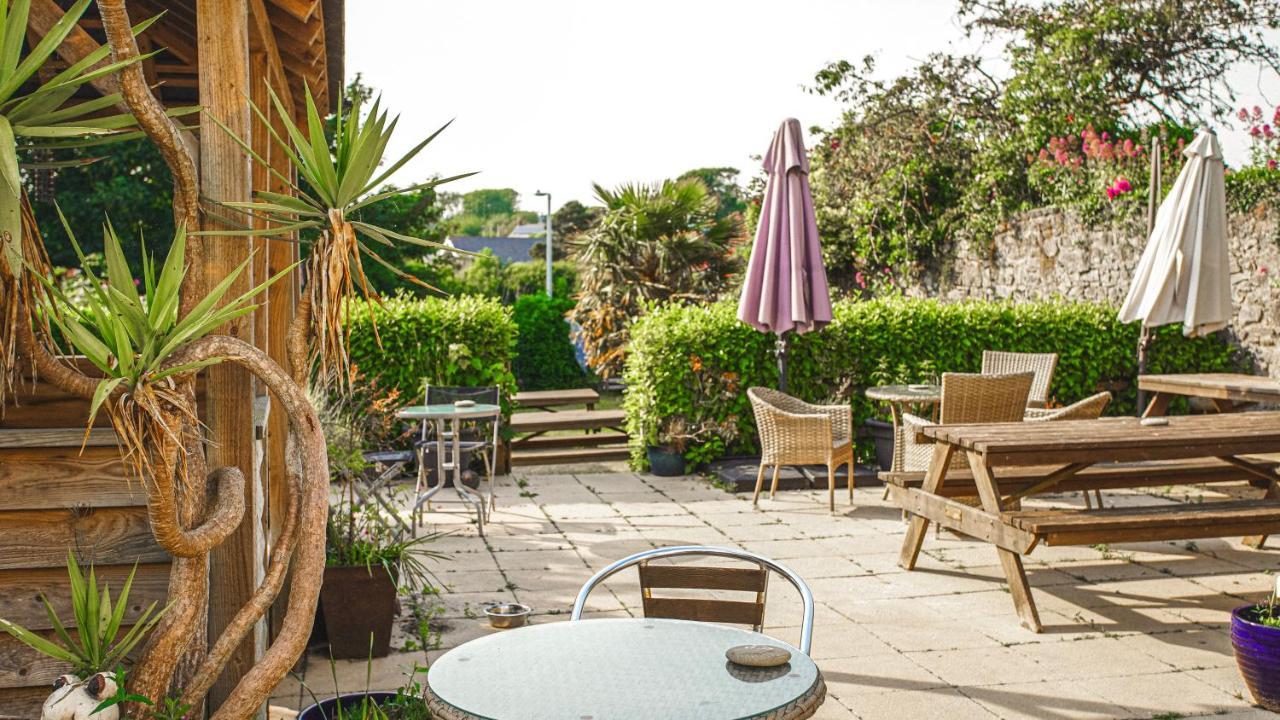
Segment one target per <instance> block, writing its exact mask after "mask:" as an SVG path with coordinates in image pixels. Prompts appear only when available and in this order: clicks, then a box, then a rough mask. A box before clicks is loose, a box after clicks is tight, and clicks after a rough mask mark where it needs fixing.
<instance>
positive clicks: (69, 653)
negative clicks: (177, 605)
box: [0, 550, 167, 677]
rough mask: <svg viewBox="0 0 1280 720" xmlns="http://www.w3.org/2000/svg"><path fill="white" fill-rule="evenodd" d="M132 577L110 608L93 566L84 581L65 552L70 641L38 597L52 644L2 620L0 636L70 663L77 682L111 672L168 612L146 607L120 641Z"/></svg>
mask: <svg viewBox="0 0 1280 720" xmlns="http://www.w3.org/2000/svg"><path fill="white" fill-rule="evenodd" d="M136 572H137V567H136V566H135V567H134V569H133V570H131V571H130V572H129V577H128V578H127V579H126V580H125V582H124V586H123V587H122V588H121V589H120V592H119V594H118V595H117V596H116V599H115V602H114V603H113V602H112V600H111V591H110V589H109V588H108V587H107V584H106V583H103V584H102V586H101V587H99V586H98V582H97V578H96V577H95V575H94V570H93V565H90V566H89V575H88V577H85V575H84V573H83V572H82V571H81V569H80V565H79V563H77V562H76V559H75V556H73V555H72V554H71V551H70V550H68V551H67V578H68V579H69V580H70V583H71V611H72V614H73V615H74V616H75V630H74V634H75V635H74V637H73V636H72V632H71V631H68V630H67V627H66V626H65V625H64V624H63V623H62V621H61V620H60V619H59V618H58V613H57V612H56V611H55V610H54V608H53V604H52V603H50V602H49V599H48V598H47V597H45V596H44V595H43V594H41V596H40V600H41V602H43V603H44V608H45V612H46V613H47V614H48V616H49V623H50V624H51V625H52V626H53V631H54V633H55V634H56V636H57V639H56V640H48V639H46V638H44V637H42V636H40V635H37V634H36V633H33V632H31V631H30V630H27V629H25V628H22V627H20V626H18V625H16V624H14V623H12V622H10V621H8V620H3V619H0V630H4V631H5V632H7V633H9V634H10V635H12V636H13V637H14V638H16V639H17V640H18V641H19V642H21V643H23V644H24V645H26V646H27V647H29V648H31V649H32V650H35V651H36V652H38V653H40V654H42V655H46V656H48V657H50V658H53V659H54V660H59V661H61V662H66V663H70V664H71V667H72V672H74V673H75V674H76V675H79V676H81V677H87V676H89V675H92V674H94V673H98V672H107V671H110V670H111V669H112V668H115V667H117V666H118V665H119V664H120V663H122V662H123V661H124V659H125V656H127V655H128V654H129V652H130V651H131V650H133V648H134V647H135V646H137V644H138V643H139V642H141V641H142V639H143V638H145V637H146V635H147V632H149V631H150V630H151V628H153V627H155V625H156V623H157V622H159V621H160V618H161V617H162V616H163V615H164V612H165V609H167V608H165V609H161V610H159V611H157V610H156V604H155V603H154V602H153V603H151V604H150V605H148V606H147V608H146V610H144V611H142V613H141V614H140V615H139V616H138V617H137V618H136V619H135V620H134V621H133V626H132V627H131V628H129V629H128V631H126V632H124V634H123V635H121V629H122V628H121V626H122V624H123V623H124V614H125V612H126V611H127V610H128V608H129V593H130V590H131V589H132V587H133V576H134V573H136Z"/></svg>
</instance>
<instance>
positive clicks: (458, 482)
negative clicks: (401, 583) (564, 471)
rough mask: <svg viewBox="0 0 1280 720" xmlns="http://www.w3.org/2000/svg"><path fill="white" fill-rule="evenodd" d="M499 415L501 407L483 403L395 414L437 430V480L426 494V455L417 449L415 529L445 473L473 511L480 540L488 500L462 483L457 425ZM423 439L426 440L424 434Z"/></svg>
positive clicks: (419, 407)
mask: <svg viewBox="0 0 1280 720" xmlns="http://www.w3.org/2000/svg"><path fill="white" fill-rule="evenodd" d="M501 414H502V408H501V407H499V406H497V405H487V404H484V403H472V404H470V405H454V404H440V405H410V406H408V407H403V408H400V409H399V410H397V411H396V417H398V418H400V419H401V420H420V421H422V422H423V423H432V424H434V425H435V428H436V433H435V435H436V477H437V478H438V480H437V481H436V484H435V485H434V486H432V487H430V488H427V489H426V491H425V492H424V491H423V489H422V488H423V485H424V483H425V479H426V475H427V473H426V467H425V466H424V463H423V458H424V455H425V454H424V453H423V452H422V448H421V447H419V449H418V496H417V497H416V498H415V499H414V502H413V517H414V526H415V528H416V526H417V517H418V515H419V514H420V513H419V508H421V507H422V506H423V505H424V504H427V503H430V501H431V498H432V497H434V496H435V494H436V493H438V492H440V491H441V490H443V489H444V486H445V477H446V473H448V472H452V474H453V483H452V484H453V491H454V492H455V493H457V494H458V499H460V500H462V501H463V502H464V503H466V504H468V505H470V506H472V507H473V508H474V509H475V511H476V527H477V528H479V531H480V537H484V518H485V509H486V507H487V504H488V503H489V499H486V498H485V497H483V496H481V495H480V494H479V493H477V492H474V491H473V490H471V488H468V487H467V486H466V485H463V483H462V471H463V467H462V458H463V455H462V450H461V445H460V439H461V437H462V433H461V428H460V427H459V424H460V423H461V422H462V421H463V420H478V419H483V418H497V417H498V416H499V415H501ZM446 422H448V423H449V425H450V427H449V428H448V430H447V431H446V429H445V423H446ZM495 432H496V431H495ZM423 437H424V438H425V437H426V435H425V431H424V435H423ZM495 437H496V436H495ZM428 507H429V506H428Z"/></svg>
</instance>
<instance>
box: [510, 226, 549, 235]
mask: <svg viewBox="0 0 1280 720" xmlns="http://www.w3.org/2000/svg"><path fill="white" fill-rule="evenodd" d="M546 234H547V225H546V223H543V222H536V223H525V224H523V225H517V226H516V228H515V229H514V230H512V231H511V232H509V233H507V235H508V237H533V236H535V235H546Z"/></svg>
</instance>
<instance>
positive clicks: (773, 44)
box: [346, 0, 1280, 210]
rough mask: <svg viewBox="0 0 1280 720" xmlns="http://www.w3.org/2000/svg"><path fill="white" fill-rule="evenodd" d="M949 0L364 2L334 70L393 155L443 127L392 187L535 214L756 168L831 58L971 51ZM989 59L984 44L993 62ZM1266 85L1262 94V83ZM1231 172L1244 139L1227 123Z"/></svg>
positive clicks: (826, 120) (832, 116)
mask: <svg viewBox="0 0 1280 720" xmlns="http://www.w3.org/2000/svg"><path fill="white" fill-rule="evenodd" d="M955 6H956V3H955V0H894V1H893V2H886V1H885V0H787V1H786V2H777V1H776V0H774V1H772V2H765V1H763V0H678V1H677V0H648V1H647V2H644V3H622V2H614V1H612V0H541V1H540V2H527V1H525V0H436V1H435V2H423V1H421V0H361V2H359V3H349V4H348V5H347V45H346V49H347V75H348V77H353V76H354V74H355V73H356V72H360V73H363V75H364V78H365V81H366V82H367V83H368V84H369V85H371V86H372V87H374V88H376V89H378V90H380V91H382V94H383V101H384V103H385V104H386V105H387V106H388V107H389V108H391V109H392V110H393V112H398V113H399V114H400V115H401V119H400V125H399V127H398V128H397V133H396V138H395V140H393V145H392V148H391V152H392V154H393V155H396V156H398V154H399V153H400V152H403V151H404V150H406V149H408V148H409V147H411V146H412V145H413V144H415V143H416V142H418V141H420V140H421V139H422V138H423V137H425V136H426V135H428V134H429V133H431V132H432V131H434V130H435V129H436V128H438V127H439V126H440V125H442V124H444V123H445V122H447V121H448V120H450V119H454V123H453V125H452V126H451V127H450V128H449V129H448V130H446V131H445V132H444V133H443V134H441V135H440V137H438V138H437V139H436V140H435V141H434V142H433V143H432V144H431V145H429V146H428V147H427V148H426V149H425V150H423V152H422V153H421V154H420V155H419V156H418V158H417V159H415V160H414V161H413V162H412V163H411V164H409V165H407V166H405V168H404V169H402V170H401V171H400V172H399V173H398V174H397V176H396V177H395V178H394V179H395V181H396V182H397V183H398V184H401V185H405V184H408V183H410V182H413V181H419V180H423V179H426V178H427V177H428V176H430V175H433V174H441V175H453V174H457V173H462V172H468V171H473V170H478V171H480V174H479V175H477V176H475V177H472V178H469V179H467V180H464V181H461V182H458V183H455V184H453V185H452V186H450V188H451V189H452V190H454V191H465V190H471V189H475V188H481V187H511V188H515V189H516V190H517V191H518V192H519V193H520V194H521V200H522V205H523V207H525V208H526V209H530V210H542V209H544V208H545V205H544V203H545V199H543V198H536V197H534V192H535V191H536V190H549V191H550V192H551V193H552V194H553V199H554V203H555V206H556V207H559V206H560V205H561V204H563V203H564V202H565V201H567V200H571V199H573V200H579V201H582V202H590V201H591V200H592V196H593V193H592V189H591V184H592V183H593V182H599V183H602V184H604V185H613V184H616V183H619V182H624V181H655V180H661V179H663V178H667V177H673V176H675V175H678V174H679V173H681V172H683V171H685V170H689V169H691V168H696V167H707V166H721V165H728V166H732V167H737V168H739V169H741V170H743V173H744V175H749V174H751V173H754V171H755V162H754V161H753V160H752V159H751V156H752V155H758V154H760V153H762V152H763V151H764V150H765V148H766V147H768V144H769V140H770V137H771V136H772V133H773V131H774V130H775V129H776V128H777V126H778V124H779V122H780V121H781V120H782V119H783V118H786V117H788V116H794V117H797V118H799V119H800V122H801V124H802V125H803V126H805V127H809V126H812V125H829V124H831V123H832V122H834V121H835V120H836V119H837V118H838V117H839V113H840V106H839V105H838V104H837V102H836V101H835V100H833V99H831V98H824V97H819V96H816V95H812V94H809V93H807V92H805V90H804V86H805V85H807V84H809V83H810V81H811V80H812V78H813V75H814V73H815V71H817V70H818V69H820V68H821V67H822V66H823V65H825V64H826V63H828V62H831V61H834V60H839V59H848V60H856V59H858V58H861V57H862V56H864V55H866V54H869V53H870V54H874V55H876V56H877V58H878V61H879V68H880V72H881V73H882V74H884V75H885V76H889V75H896V74H899V73H901V72H903V71H905V70H907V69H908V68H909V67H911V66H912V65H914V64H916V62H917V61H918V60H920V59H922V58H923V57H924V56H925V55H927V54H928V53H929V52H932V51H935V50H946V49H949V48H950V49H955V48H956V47H957V45H958V46H959V47H963V48H969V47H972V44H971V43H969V42H968V41H966V40H964V38H963V33H962V31H961V29H960V27H959V24H958V22H957V21H956V19H955ZM998 50H999V49H998V48H983V52H984V53H986V54H988V55H991V56H996V55H998ZM1232 80H1233V84H1234V86H1235V87H1236V89H1237V91H1238V92H1239V93H1240V96H1241V98H1240V99H1241V101H1242V104H1249V105H1252V104H1254V103H1255V102H1257V103H1258V104H1263V105H1265V104H1266V101H1267V100H1268V99H1269V100H1270V101H1271V102H1272V103H1280V79H1277V78H1275V77H1274V73H1269V72H1268V73H1266V74H1265V75H1263V76H1262V77H1261V80H1260V78H1259V72H1258V70H1257V69H1256V68H1238V69H1237V70H1236V72H1234V73H1233V74H1232ZM1260 82H1261V88H1262V89H1261V92H1260V91H1259V89H1258V88H1259V83H1260ZM1219 135H1220V137H1221V138H1222V140H1223V141H1224V145H1225V146H1226V148H1227V153H1228V161H1229V162H1231V161H1233V160H1235V161H1236V162H1238V161H1239V160H1240V159H1242V158H1243V157H1244V153H1245V148H1246V144H1245V143H1244V141H1243V139H1242V138H1241V133H1239V132H1238V131H1236V130H1234V129H1232V128H1222V129H1220V131H1219Z"/></svg>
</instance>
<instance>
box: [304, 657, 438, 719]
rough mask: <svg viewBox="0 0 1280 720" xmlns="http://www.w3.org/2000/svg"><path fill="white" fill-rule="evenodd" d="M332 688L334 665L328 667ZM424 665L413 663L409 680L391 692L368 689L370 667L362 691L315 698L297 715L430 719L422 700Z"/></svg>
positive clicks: (344, 717)
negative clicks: (327, 697) (324, 698)
mask: <svg viewBox="0 0 1280 720" xmlns="http://www.w3.org/2000/svg"><path fill="white" fill-rule="evenodd" d="M331 671H332V672H333V680H334V687H335V688H337V686H338V675H337V669H336V667H331ZM425 671H426V668H424V667H420V666H417V665H415V666H414V668H413V670H412V671H411V672H410V673H409V680H408V682H406V683H405V684H404V685H403V686H401V687H399V688H397V689H396V690H394V691H388V690H383V691H378V690H369V689H367V688H368V686H369V681H370V678H371V677H372V674H373V669H372V666H368V667H367V668H366V671H365V688H366V689H365V691H364V692H358V693H341V692H340V693H339V694H338V695H337V696H336V697H332V698H329V699H328V700H316V698H315V697H314V695H313V696H312V700H313V701H314V703H313V704H312V705H310V706H308V707H306V708H304V709H303V710H302V712H301V713H299V714H298V719H297V720H430V718H431V711H430V710H428V709H427V703H426V701H425V700H423V695H424V690H423V688H422V683H421V682H420V681H419V680H418V675H419V674H421V673H423V672H425Z"/></svg>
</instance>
